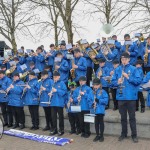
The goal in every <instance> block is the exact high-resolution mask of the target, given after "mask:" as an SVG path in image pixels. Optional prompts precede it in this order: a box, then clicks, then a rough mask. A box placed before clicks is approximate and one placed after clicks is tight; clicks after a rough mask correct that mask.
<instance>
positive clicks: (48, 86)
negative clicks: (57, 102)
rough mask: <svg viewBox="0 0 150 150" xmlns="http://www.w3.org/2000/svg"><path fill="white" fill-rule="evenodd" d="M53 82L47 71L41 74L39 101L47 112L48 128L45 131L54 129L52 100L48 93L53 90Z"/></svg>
mask: <svg viewBox="0 0 150 150" xmlns="http://www.w3.org/2000/svg"><path fill="white" fill-rule="evenodd" d="M52 86H53V80H52V79H50V78H49V77H48V72H47V71H42V72H41V82H40V90H39V100H40V106H42V107H43V109H44V112H45V119H46V126H45V128H44V129H43V131H47V130H51V129H53V123H52V114H51V107H50V101H49V100H50V99H49V96H48V93H49V92H50V91H51V90H52Z"/></svg>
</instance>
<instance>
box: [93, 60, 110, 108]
mask: <svg viewBox="0 0 150 150" xmlns="http://www.w3.org/2000/svg"><path fill="white" fill-rule="evenodd" d="M105 62H106V61H105V59H104V58H101V59H100V60H99V68H98V69H97V71H96V74H95V75H96V77H97V78H99V79H100V81H101V83H102V88H103V89H104V90H105V91H106V92H107V94H108V95H109V83H108V81H107V80H106V79H105V77H108V76H109V75H110V68H108V67H107V66H106V64H105ZM108 108H109V101H108V104H107V106H106V109H108Z"/></svg>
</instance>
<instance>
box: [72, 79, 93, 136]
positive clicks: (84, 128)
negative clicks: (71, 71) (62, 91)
mask: <svg viewBox="0 0 150 150" xmlns="http://www.w3.org/2000/svg"><path fill="white" fill-rule="evenodd" d="M86 81H87V79H86V77H84V76H81V77H80V78H79V84H80V86H79V87H77V88H76V92H75V96H74V103H75V104H78V105H79V106H81V112H79V113H78V117H79V122H80V127H81V132H82V133H81V137H84V138H88V137H89V136H90V135H91V132H90V124H89V123H86V122H84V115H85V114H89V113H90V105H91V103H92V98H91V97H90V94H92V89H91V88H90V87H89V86H87V85H86Z"/></svg>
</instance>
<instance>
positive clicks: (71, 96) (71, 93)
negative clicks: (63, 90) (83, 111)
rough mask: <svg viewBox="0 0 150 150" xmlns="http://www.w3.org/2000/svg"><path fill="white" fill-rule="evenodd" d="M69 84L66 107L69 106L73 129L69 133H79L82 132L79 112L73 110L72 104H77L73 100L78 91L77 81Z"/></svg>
mask: <svg viewBox="0 0 150 150" xmlns="http://www.w3.org/2000/svg"><path fill="white" fill-rule="evenodd" d="M68 86H69V89H70V91H69V92H68V95H67V98H68V99H67V101H66V108H67V112H68V118H69V122H70V126H71V131H70V132H69V133H70V134H74V133H76V134H77V135H78V134H80V133H81V131H80V123H79V118H78V113H77V112H72V111H71V106H74V105H76V104H75V103H74V100H73V99H74V96H75V92H76V83H75V82H69V83H68Z"/></svg>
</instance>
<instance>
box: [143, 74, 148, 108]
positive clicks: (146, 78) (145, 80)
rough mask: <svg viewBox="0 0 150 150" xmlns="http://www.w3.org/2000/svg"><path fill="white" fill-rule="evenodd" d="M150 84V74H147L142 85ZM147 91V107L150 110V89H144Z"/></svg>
mask: <svg viewBox="0 0 150 150" xmlns="http://www.w3.org/2000/svg"><path fill="white" fill-rule="evenodd" d="M148 82H150V72H148V73H147V74H146V76H145V77H144V79H143V81H142V84H146V83H148ZM143 90H145V91H147V96H146V105H147V106H148V107H149V108H150V88H149V87H147V88H146V89H143Z"/></svg>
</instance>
